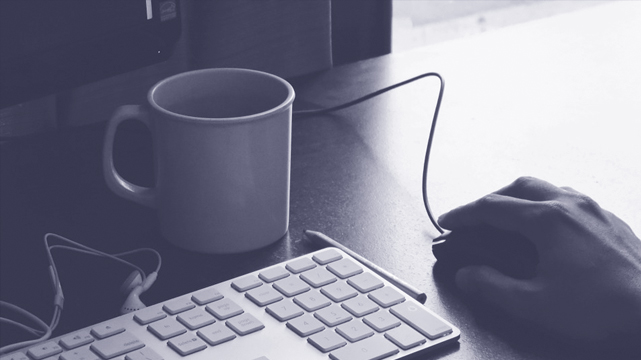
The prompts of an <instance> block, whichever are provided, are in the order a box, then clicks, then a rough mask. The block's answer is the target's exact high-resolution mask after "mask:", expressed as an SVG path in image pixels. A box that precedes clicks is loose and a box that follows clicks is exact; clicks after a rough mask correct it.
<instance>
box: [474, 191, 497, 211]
mask: <svg viewBox="0 0 641 360" xmlns="http://www.w3.org/2000/svg"><path fill="white" fill-rule="evenodd" d="M497 198H498V195H497V194H487V195H485V196H483V197H481V198H480V199H478V200H477V201H476V205H477V207H478V208H480V209H487V208H490V207H492V206H493V205H494V204H496V201H497Z"/></svg>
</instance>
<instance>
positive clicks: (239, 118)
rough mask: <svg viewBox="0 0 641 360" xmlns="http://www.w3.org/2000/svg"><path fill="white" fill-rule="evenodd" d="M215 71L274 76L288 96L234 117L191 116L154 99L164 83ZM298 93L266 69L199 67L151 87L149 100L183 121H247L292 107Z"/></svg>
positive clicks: (156, 106)
mask: <svg viewBox="0 0 641 360" xmlns="http://www.w3.org/2000/svg"><path fill="white" fill-rule="evenodd" d="M214 72H243V73H252V74H258V75H262V76H266V77H269V78H272V79H274V80H276V81H278V82H280V83H281V84H283V85H284V86H285V87H286V88H287V98H286V99H285V100H284V101H283V102H282V103H280V104H278V105H277V106H275V107H273V108H271V109H268V110H265V111H262V112H259V113H255V114H250V115H244V116H234V117H200V116H191V115H186V114H180V113H177V112H173V111H170V110H167V109H165V108H164V107H162V106H160V105H158V103H156V101H155V100H154V93H155V92H156V90H158V88H160V87H161V86H163V85H164V84H166V83H168V82H170V81H173V80H175V79H177V78H180V77H185V76H193V75H194V74H203V73H214ZM295 96H296V94H295V92H294V88H293V87H292V85H291V84H290V83H289V82H287V81H286V80H285V79H283V78H281V77H279V76H276V75H274V74H270V73H268V72H264V71H259V70H252V69H244V68H209V69H198V70H191V71H186V72H181V73H178V74H175V75H172V76H169V77H167V78H165V79H163V80H161V81H159V82H158V83H156V85H154V86H152V87H151V89H149V92H148V93H147V102H148V103H149V104H150V105H151V107H153V108H154V109H156V110H157V111H159V112H161V113H164V114H166V115H169V116H171V117H172V118H174V119H177V120H182V121H189V122H205V121H207V122H214V121H215V122H234V123H238V122H247V121H254V120H258V119H260V118H263V117H265V116H267V115H271V114H274V113H278V112H280V111H283V110H284V109H286V108H288V107H290V105H291V104H292V103H293V102H294V98H295Z"/></svg>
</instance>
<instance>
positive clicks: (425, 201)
mask: <svg viewBox="0 0 641 360" xmlns="http://www.w3.org/2000/svg"><path fill="white" fill-rule="evenodd" d="M426 77H436V78H438V79H439V82H440V88H439V91H438V99H437V100H436V106H435V107H434V114H433V116H432V125H431V127H430V132H429V136H428V138H427V149H426V150H425V160H424V161H423V189H422V192H423V204H424V205H425V211H426V212H427V216H428V217H429V219H430V221H431V222H432V224H433V225H434V227H435V228H436V229H437V230H438V231H439V232H440V233H441V234H443V233H445V230H444V229H443V228H442V227H441V226H440V225H439V224H438V222H437V221H436V218H434V215H433V214H432V210H431V209H430V203H429V200H428V199H427V168H428V164H429V160H430V153H431V150H432V140H433V138H434V132H435V129H436V120H437V119H438V113H439V110H440V109H441V100H442V99H443V90H444V88H445V82H444V81H443V78H442V77H441V75H439V74H438V73H435V72H428V73H424V74H421V75H418V76H415V77H413V78H410V79H407V80H404V81H401V82H398V83H396V84H393V85H390V86H387V87H384V88H382V89H379V90H376V91H374V92H371V93H369V94H367V95H364V96H361V97H359V98H357V99H354V100H352V101H348V102H346V103H344V104H340V105H336V106H332V107H329V108H325V109H314V110H295V111H293V115H296V116H313V115H321V114H325V113H329V112H334V111H338V110H342V109H345V108H348V107H350V106H354V105H356V104H360V103H362V102H363V101H365V100H369V99H371V98H373V97H376V96H378V95H381V94H383V93H386V92H388V91H390V90H393V89H396V88H398V87H401V86H403V85H407V84H409V83H411V82H414V81H416V80H420V79H423V78H426Z"/></svg>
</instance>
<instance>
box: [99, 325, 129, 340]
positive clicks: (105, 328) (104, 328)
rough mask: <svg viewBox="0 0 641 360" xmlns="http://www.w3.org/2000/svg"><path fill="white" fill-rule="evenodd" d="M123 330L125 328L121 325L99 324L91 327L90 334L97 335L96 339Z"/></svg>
mask: <svg viewBox="0 0 641 360" xmlns="http://www.w3.org/2000/svg"><path fill="white" fill-rule="evenodd" d="M123 331H125V328H124V327H122V326H117V325H113V324H109V323H106V324H99V325H96V326H94V327H92V328H91V335H93V336H95V337H97V338H98V339H104V338H106V337H109V336H112V335H116V334H118V333H121V332H123Z"/></svg>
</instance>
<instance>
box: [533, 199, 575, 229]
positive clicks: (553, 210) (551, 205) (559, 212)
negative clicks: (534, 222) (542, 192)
mask: <svg viewBox="0 0 641 360" xmlns="http://www.w3.org/2000/svg"><path fill="white" fill-rule="evenodd" d="M570 212H571V210H570V208H569V207H568V205H567V203H565V202H563V201H559V200H549V201H544V202H541V206H539V207H538V213H537V214H536V215H535V217H536V218H537V219H539V221H541V222H542V223H545V224H549V223H551V222H555V221H558V220H560V219H564V218H566V217H567V216H568V215H569V214H570Z"/></svg>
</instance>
